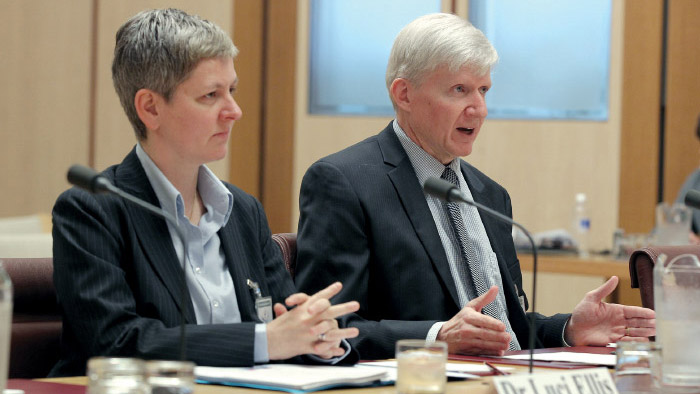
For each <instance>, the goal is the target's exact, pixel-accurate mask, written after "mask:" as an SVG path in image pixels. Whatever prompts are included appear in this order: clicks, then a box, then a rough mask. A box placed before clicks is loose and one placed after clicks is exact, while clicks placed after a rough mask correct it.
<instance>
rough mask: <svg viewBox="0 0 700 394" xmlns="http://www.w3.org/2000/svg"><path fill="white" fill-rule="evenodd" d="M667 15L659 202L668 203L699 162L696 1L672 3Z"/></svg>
mask: <svg viewBox="0 0 700 394" xmlns="http://www.w3.org/2000/svg"><path fill="white" fill-rule="evenodd" d="M668 14H669V15H668V56H667V63H666V64H667V69H666V128H665V142H664V157H665V160H664V172H663V173H664V183H663V185H664V196H663V199H664V201H669V202H671V201H674V200H675V198H676V196H677V194H678V190H679V189H680V187H681V185H682V184H683V181H684V180H685V178H686V176H687V175H688V174H690V173H691V172H692V171H693V170H695V169H696V168H698V163H700V142H698V137H697V136H696V135H695V127H696V125H697V122H698V116H700V1H697V0H672V1H670V3H669V13H668Z"/></svg>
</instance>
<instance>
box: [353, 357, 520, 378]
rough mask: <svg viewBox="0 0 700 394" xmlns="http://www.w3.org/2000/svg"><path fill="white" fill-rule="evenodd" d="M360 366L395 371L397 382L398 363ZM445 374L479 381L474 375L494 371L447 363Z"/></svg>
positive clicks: (371, 362)
mask: <svg viewBox="0 0 700 394" xmlns="http://www.w3.org/2000/svg"><path fill="white" fill-rule="evenodd" d="M359 365H362V366H371V367H384V368H387V370H388V371H391V370H392V369H393V371H394V380H396V361H370V362H365V363H360V364H359ZM498 369H500V370H501V371H503V372H507V371H511V370H513V368H511V367H502V366H499V367H498ZM445 372H446V373H447V376H448V377H450V378H462V379H479V378H480V377H481V376H479V375H474V374H476V373H490V372H492V371H491V368H489V367H487V366H486V365H484V364H469V363H447V364H446V365H445ZM390 373H391V372H390Z"/></svg>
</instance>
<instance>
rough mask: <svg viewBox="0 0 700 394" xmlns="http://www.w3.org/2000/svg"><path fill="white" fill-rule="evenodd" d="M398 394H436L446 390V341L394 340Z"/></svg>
mask: <svg viewBox="0 0 700 394" xmlns="http://www.w3.org/2000/svg"><path fill="white" fill-rule="evenodd" d="M396 361H397V365H398V372H397V378H396V389H397V391H398V393H399V394H419V393H420V394H436V393H444V392H445V384H446V382H447V375H446V374H445V365H446V363H447V343H445V342H441V341H426V340H421V339H402V340H400V341H398V342H396Z"/></svg>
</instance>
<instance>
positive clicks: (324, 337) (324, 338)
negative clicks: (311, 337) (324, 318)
mask: <svg viewBox="0 0 700 394" xmlns="http://www.w3.org/2000/svg"><path fill="white" fill-rule="evenodd" d="M318 340H319V341H321V342H323V341H325V340H326V333H325V332H322V333H320V334H318Z"/></svg>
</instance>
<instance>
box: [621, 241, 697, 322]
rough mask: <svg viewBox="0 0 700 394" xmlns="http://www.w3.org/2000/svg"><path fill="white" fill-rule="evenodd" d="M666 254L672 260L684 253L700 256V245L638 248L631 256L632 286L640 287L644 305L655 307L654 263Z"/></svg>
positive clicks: (668, 259)
mask: <svg viewBox="0 0 700 394" xmlns="http://www.w3.org/2000/svg"><path fill="white" fill-rule="evenodd" d="M662 254H665V255H666V257H667V260H666V261H670V260H671V259H673V258H674V257H676V256H679V255H682V254H694V255H696V256H698V257H700V245H683V246H647V247H645V248H642V249H637V250H635V251H634V253H632V255H631V256H630V263H629V264H630V279H631V282H632V287H634V288H637V287H638V288H639V293H640V295H641V297H642V306H644V307H645V308H651V309H654V264H656V260H657V259H658V258H659V256H661V255H662Z"/></svg>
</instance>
